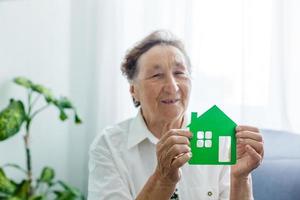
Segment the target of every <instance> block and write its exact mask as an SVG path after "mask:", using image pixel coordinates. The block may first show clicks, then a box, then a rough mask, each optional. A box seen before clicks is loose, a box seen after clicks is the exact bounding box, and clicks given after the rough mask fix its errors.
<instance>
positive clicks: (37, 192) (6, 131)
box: [0, 77, 84, 200]
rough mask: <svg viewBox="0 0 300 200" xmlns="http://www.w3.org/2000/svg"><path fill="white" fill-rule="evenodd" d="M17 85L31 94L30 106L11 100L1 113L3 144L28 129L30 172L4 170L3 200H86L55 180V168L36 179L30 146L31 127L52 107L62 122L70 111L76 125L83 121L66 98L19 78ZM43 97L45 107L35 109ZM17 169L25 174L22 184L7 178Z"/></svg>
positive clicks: (0, 172) (0, 170)
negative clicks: (67, 111) (35, 120)
mask: <svg viewBox="0 0 300 200" xmlns="http://www.w3.org/2000/svg"><path fill="white" fill-rule="evenodd" d="M14 82H15V83H16V84H18V85H20V86H22V87H24V88H26V90H27V102H26V104H24V103H23V102H22V101H21V100H14V99H11V100H10V102H9V105H8V106H7V107H6V108H4V109H3V110H2V111H1V112H0V141H2V140H6V139H8V138H10V137H12V136H13V135H15V134H17V133H19V132H21V130H22V126H23V125H24V126H25V133H24V144H25V154H26V161H27V162H26V169H23V168H22V167H20V166H18V165H16V164H6V165H4V166H1V167H0V199H8V200H27V199H29V200H44V199H55V200H75V199H76V200H77V199H84V196H83V195H82V193H81V192H80V191H79V190H78V189H76V188H74V187H72V186H69V185H68V184H66V183H65V182H63V181H59V180H58V181H56V180H54V176H55V171H54V169H52V168H51V167H44V168H43V170H42V172H41V174H40V176H39V177H38V178H34V177H33V175H32V168H31V151H30V145H29V139H30V127H31V124H32V121H33V119H34V118H35V117H36V116H37V115H38V114H39V113H40V112H42V111H43V110H45V109H46V108H48V107H49V106H51V105H52V106H54V107H55V108H57V109H58V111H59V118H60V120H62V121H64V120H66V119H67V118H68V115H67V113H66V110H72V111H73V113H74V122H75V123H76V124H80V123H81V120H80V118H79V116H78V114H77V112H76V109H75V107H74V106H73V104H72V103H71V101H70V100H68V99H67V98H66V97H60V98H55V97H54V96H53V94H52V92H51V91H50V90H49V89H47V88H46V87H44V86H42V85H39V84H35V83H33V82H32V81H30V80H29V79H26V78H23V77H17V78H15V79H14ZM40 97H43V98H44V100H45V105H44V106H42V107H40V108H38V109H35V106H36V103H37V102H39V100H40ZM6 167H13V168H16V169H18V170H20V171H22V172H24V173H25V178H24V180H22V181H21V182H15V181H14V180H12V179H10V178H8V177H7V175H6V174H5V172H4V168H6Z"/></svg>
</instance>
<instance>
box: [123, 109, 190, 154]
mask: <svg viewBox="0 0 300 200" xmlns="http://www.w3.org/2000/svg"><path fill="white" fill-rule="evenodd" d="M189 117H190V116H188V115H186V114H185V116H184V122H183V124H182V128H186V126H187V125H188V124H187V122H188V121H189ZM145 139H148V140H149V141H150V142H151V143H152V144H154V145H156V144H157V142H158V141H159V139H158V138H156V137H155V136H154V135H153V134H152V133H151V132H150V131H149V129H148V128H147V125H146V123H145V121H144V118H143V116H142V112H141V109H139V112H138V114H137V115H136V117H135V118H133V120H132V121H131V123H130V125H129V135H128V141H127V148H128V149H130V148H132V147H134V146H135V145H137V144H139V143H140V142H142V141H143V140H145Z"/></svg>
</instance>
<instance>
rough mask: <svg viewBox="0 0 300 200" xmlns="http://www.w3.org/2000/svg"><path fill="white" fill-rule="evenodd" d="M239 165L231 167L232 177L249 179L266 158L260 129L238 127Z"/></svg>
mask: <svg viewBox="0 0 300 200" xmlns="http://www.w3.org/2000/svg"><path fill="white" fill-rule="evenodd" d="M236 137H237V164H235V165H233V166H232V167H231V176H232V178H236V179H245V178H248V175H249V174H250V173H251V171H252V170H254V169H255V168H257V167H258V166H259V165H260V163H261V162H262V160H263V157H264V143H263V138H262V136H261V134H260V132H259V130H258V128H255V127H251V126H237V128H236Z"/></svg>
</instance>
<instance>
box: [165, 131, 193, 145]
mask: <svg viewBox="0 0 300 200" xmlns="http://www.w3.org/2000/svg"><path fill="white" fill-rule="evenodd" d="M174 135H175V136H177V135H179V136H185V137H187V138H191V137H192V133H191V132H190V131H188V130H184V129H171V130H169V131H168V132H166V133H165V134H164V135H163V136H162V137H161V139H160V143H161V144H163V143H164V142H165V141H166V140H167V139H168V138H169V137H171V136H174Z"/></svg>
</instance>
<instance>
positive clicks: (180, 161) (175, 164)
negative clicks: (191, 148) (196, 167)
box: [171, 153, 192, 169]
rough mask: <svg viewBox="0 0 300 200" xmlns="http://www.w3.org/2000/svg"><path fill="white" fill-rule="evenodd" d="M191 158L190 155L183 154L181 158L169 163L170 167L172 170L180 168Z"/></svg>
mask: <svg viewBox="0 0 300 200" xmlns="http://www.w3.org/2000/svg"><path fill="white" fill-rule="evenodd" d="M191 157H192V154H191V153H185V154H183V155H182V156H180V157H178V158H176V159H174V160H173V162H172V163H171V167H172V168H173V169H174V168H175V169H177V168H180V167H182V166H183V165H184V164H185V163H186V162H187V161H189V159H190V158H191Z"/></svg>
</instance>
